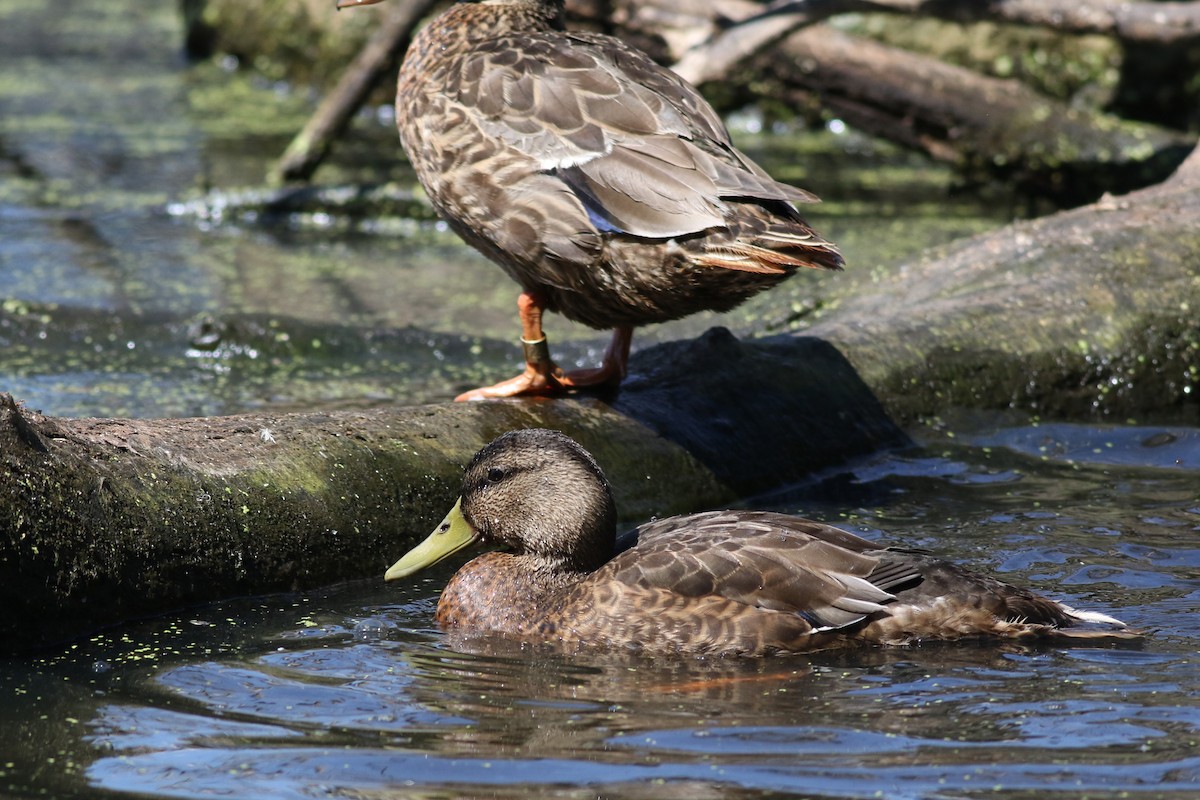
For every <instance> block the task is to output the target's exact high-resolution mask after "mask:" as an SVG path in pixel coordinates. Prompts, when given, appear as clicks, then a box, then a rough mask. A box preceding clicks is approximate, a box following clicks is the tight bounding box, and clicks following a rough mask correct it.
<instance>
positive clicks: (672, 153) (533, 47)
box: [366, 0, 842, 399]
mask: <svg viewBox="0 0 1200 800" xmlns="http://www.w3.org/2000/svg"><path fill="white" fill-rule="evenodd" d="M377 1H378V0H366V2H367V3H370V2H377ZM561 12H562V2H561V0H556V1H552V0H505V1H501V2H497V0H491V1H490V2H487V3H459V4H457V5H454V6H452V7H451V8H450V9H448V10H447V11H445V12H444V13H443V14H441V15H440V16H438V17H437V18H436V19H434V20H433V21H432V22H430V23H429V24H428V25H426V26H425V27H424V28H423V29H422V30H421V31H420V33H419V34H418V35H417V36H416V38H415V39H414V40H413V43H412V45H411V47H410V48H409V52H408V55H407V57H406V58H405V61H404V65H403V67H402V68H401V71H400V78H399V82H398V86H397V93H396V111H397V123H398V126H399V129H400V137H401V139H402V141H403V143H404V148H405V150H406V151H407V153H408V156H409V160H410V161H411V162H412V165H413V167H414V168H415V170H416V172H417V176H418V178H419V179H420V181H421V184H422V185H423V186H424V187H425V190H426V192H427V193H428V195H429V197H430V199H431V201H432V202H433V205H434V207H435V208H436V209H437V210H438V211H439V213H440V214H441V215H442V217H443V218H445V220H446V221H447V222H448V223H449V224H450V226H451V227H452V228H453V229H454V230H455V231H457V232H458V234H459V235H460V236H462V238H463V239H465V240H466V241H467V242H469V243H470V244H472V245H474V246H475V247H476V248H478V249H479V250H480V251H482V252H483V253H484V254H486V255H487V256H488V257H490V258H491V259H492V260H493V261H495V262H496V263H497V264H499V265H500V266H501V267H502V268H503V269H504V270H505V271H506V272H507V273H508V274H509V275H510V276H511V277H512V278H513V279H514V280H515V281H517V283H519V284H520V285H521V287H522V288H523V289H524V296H525V297H526V298H527V300H526V303H525V305H523V306H522V321H523V331H522V333H523V338H525V339H527V340H530V337H540V339H542V338H544V336H543V335H542V332H541V321H540V311H541V310H542V309H547V310H550V311H556V312H559V313H561V314H563V315H564V316H566V317H568V318H570V319H572V320H576V321H578V322H582V323H584V324H585V325H590V326H592V327H594V328H599V329H613V328H616V329H617V330H618V336H620V337H623V339H614V345H613V348H612V351H613V352H610V354H609V355H610V357H612V358H613V359H614V360H616V361H619V362H620V363H619V364H614V365H610V366H611V369H610V370H609V371H608V372H606V373H605V374H604V375H602V376H592V377H593V378H594V379H592V378H587V379H585V378H584V377H583V376H575V377H576V378H577V380H573V379H572V378H571V377H570V376H566V375H564V374H562V373H561V372H557V373H554V374H549V373H551V372H553V370H554V369H556V368H554V367H553V365H552V364H549V363H543V364H539V363H538V360H537V359H534V358H531V357H529V356H527V359H529V366H530V367H531V368H537V369H539V370H541V371H542V372H543V373H547V374H545V375H543V376H542V377H543V378H546V379H547V380H548V381H549V383H546V382H542V381H538V380H534V381H533V384H532V385H530V386H524V385H520V386H513V387H509V388H512V389H514V390H515V391H511V392H510V391H497V392H493V393H490V394H487V395H485V396H495V395H500V394H512V393H527V392H526V391H525V390H528V392H539V391H551V390H554V389H557V388H562V387H564V386H573V385H585V384H588V383H596V382H605V381H611V380H619V379H620V377H621V375H623V374H624V369H625V366H624V359H625V358H627V356H628V347H629V344H628V337H629V335H630V333H629V332H630V331H631V330H632V328H634V327H636V326H639V325H645V324H648V323H653V322H664V321H667V320H672V319H677V318H679V317H682V316H686V315H688V314H692V313H695V312H697V311H701V310H715V311H726V310H728V309H731V308H733V307H734V306H736V305H738V304H739V303H741V302H742V301H743V300H745V299H746V298H748V297H750V296H751V295H753V294H756V293H757V292H760V291H762V290H763V289H767V288H769V287H771V286H774V285H776V284H778V283H779V282H780V281H782V280H784V279H785V278H787V277H788V276H789V275H791V274H793V273H794V272H795V270H796V269H798V268H802V267H817V268H823V269H840V268H841V265H842V258H841V256H840V255H839V254H838V251H837V249H836V248H835V247H834V245H832V244H830V243H829V242H827V241H825V240H824V239H822V238H821V237H820V236H819V235H817V234H816V233H815V232H814V231H813V230H812V229H811V228H810V227H809V226H808V224H807V223H806V222H805V221H804V220H803V218H802V217H801V216H800V214H799V213H798V212H797V211H796V208H795V205H794V204H795V203H808V202H813V201H815V200H816V198H815V197H814V196H813V195H811V194H809V193H808V192H806V191H804V190H802V189H798V188H795V187H793V186H788V185H786V184H782V183H778V182H776V181H775V180H773V179H772V178H771V177H770V176H769V175H767V174H766V173H765V172H764V171H763V170H762V169H761V168H759V167H758V166H757V165H756V164H755V163H754V162H753V161H751V160H750V159H749V158H747V157H746V156H745V155H744V154H742V153H740V152H739V151H738V150H737V149H736V148H734V146H733V145H732V143H731V142H730V140H729V135H728V133H727V131H726V129H725V126H724V124H723V123H722V122H721V120H720V118H719V117H718V116H717V114H716V112H714V111H713V109H712V108H711V107H710V106H709V105H708V103H707V102H705V100H704V99H703V98H702V97H701V96H700V94H699V93H698V92H697V91H696V90H695V89H694V88H693V87H691V86H690V85H689V84H687V83H686V82H685V81H683V80H682V79H681V78H679V77H678V76H677V75H675V73H673V72H671V71H670V70H667V69H664V68H663V67H661V66H659V65H658V64H656V63H654V62H653V61H652V60H651V59H650V58H649V57H647V56H646V55H645V54H643V53H641V52H640V51H638V50H635V49H633V48H631V47H629V46H628V45H626V44H625V43H623V42H621V41H620V40H618V39H615V38H613V37H610V36H603V35H599V34H593V33H578V32H567V31H565V30H564V29H563V27H562V23H561ZM527 306H532V307H533V310H534V312H535V318H531V317H529V316H527ZM540 339H539V341H540ZM547 361H548V359H547ZM613 370H616V371H615V372H613ZM472 399H475V398H474V397H473V398H472Z"/></svg>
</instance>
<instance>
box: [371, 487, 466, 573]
mask: <svg viewBox="0 0 1200 800" xmlns="http://www.w3.org/2000/svg"><path fill="white" fill-rule="evenodd" d="M461 506H462V498H461V497H460V498H459V499H458V501H457V502H455V504H454V508H452V509H450V513H449V514H447V515H446V518H445V519H444V520H442V521H441V524H439V525H438V526H437V527H436V528H434V529H433V533H431V534H429V538H427V539H426V540H425V541H423V542H421V543H420V544H419V545H417V546H416V547H414V548H413V549H412V550H409V551H408V552H407V553H405V554H404V556H403V557H402V558H401V559H400V560H399V561H397V562H396V563H395V564H392V567H391V569H389V570H388V571H387V572H385V573H384V575H383V579H384V580H385V581H394V580H398V579H400V578H407V577H408V576H409V575H412V574H413V573H414V572H418V571H420V570H423V569H425V568H426V567H432V566H433V565H434V564H436V563H438V562H439V561H441V560H442V559H443V558H446V557H447V556H451V555H454V554H455V553H457V552H458V551H459V550H462V549H463V548H464V547H467V546H468V545H470V544H471V543H472V542H474V541H475V539H476V538H477V534H476V533H475V529H474V528H472V527H471V526H470V524H469V523H468V522H467V520H466V519H465V518H464V517H463V515H462V508H461Z"/></svg>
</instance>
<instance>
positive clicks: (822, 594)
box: [397, 430, 1138, 655]
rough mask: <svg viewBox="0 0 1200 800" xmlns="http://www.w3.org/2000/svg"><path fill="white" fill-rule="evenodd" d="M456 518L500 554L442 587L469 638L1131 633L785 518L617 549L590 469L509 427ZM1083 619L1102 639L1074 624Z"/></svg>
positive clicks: (684, 520) (481, 465) (803, 646)
mask: <svg viewBox="0 0 1200 800" xmlns="http://www.w3.org/2000/svg"><path fill="white" fill-rule="evenodd" d="M460 508H461V517H460V519H462V520H464V521H465V525H466V526H467V527H469V528H470V530H471V532H472V536H473V538H474V539H475V540H479V541H483V542H486V543H489V544H491V545H493V546H496V547H501V548H504V549H505V550H507V551H508V552H493V553H488V554H486V555H483V556H480V557H478V558H476V559H475V560H473V561H471V562H470V563H468V564H467V565H466V566H464V567H463V568H462V569H461V570H459V571H458V572H457V573H456V574H455V575H454V577H453V578H452V579H451V580H450V583H449V584H448V585H447V587H446V589H445V590H444V591H443V592H442V597H441V600H440V601H439V604H438V612H437V619H438V621H439V622H440V623H441V624H442V625H443V626H447V627H452V628H458V629H460V630H464V631H468V632H480V633H483V632H494V633H499V634H503V635H506V636H511V637H516V638H520V639H525V640H538V641H550V642H560V643H564V644H567V645H573V646H605V647H613V646H624V647H632V648H637V649H644V650H652V651H676V652H687V653H720V654H749V655H762V654H767V653H778V652H799V651H809V650H817V649H825V648H831V647H847V646H853V645H864V644H874V645H900V644H907V643H911V642H917V641H922V640H952V639H960V638H965V637H997V638H1006V639H1012V638H1017V639H1028V638H1103V639H1106V640H1109V639H1122V638H1127V639H1136V638H1137V636H1138V635H1137V634H1134V633H1131V632H1128V631H1126V630H1123V625H1122V623H1120V622H1119V621H1117V620H1114V619H1112V618H1110V617H1106V616H1104V615H1102V614H1094V613H1089V612H1081V611H1076V610H1074V609H1071V608H1069V607H1067V606H1065V605H1063V604H1061V603H1057V602H1055V601H1053V600H1049V599H1047V598H1045V597H1041V596H1039V595H1036V594H1034V593H1032V592H1029V591H1026V590H1023V589H1019V588H1017V587H1014V586H1010V585H1008V584H1005V583H1002V582H1000V581H998V580H995V579H994V578H991V577H988V576H985V575H980V574H977V573H974V572H970V571H968V570H965V569H961V568H959V567H956V566H954V565H953V564H950V563H948V562H945V561H943V560H940V559H937V558H934V557H932V556H929V555H925V554H922V553H917V552H911V551H903V550H895V549H889V548H884V547H880V546H879V545H876V544H874V543H872V542H870V541H867V540H865V539H862V538H860V537H858V536H855V535H854V534H851V533H848V532H846V531H843V530H841V529H839V528H834V527H832V526H829V525H824V524H822V523H818V522H813V521H810V520H805V519H800V518H798V517H792V516H788V515H784V514H776V513H770V512H760V511H714V512H708V513H703V514H691V515H686V516H677V517H671V518H668V519H663V520H659V521H655V522H650V523H647V524H645V525H642V526H641V527H639V528H637V529H636V530H634V531H631V532H629V533H628V534H626V535H624V536H622V537H621V539H620V540H618V539H616V538H615V536H614V531H615V519H616V512H615V509H614V506H613V501H612V496H611V493H610V491H609V488H608V484H607V482H606V481H605V480H604V476H603V473H602V472H601V470H600V467H599V466H598V465H597V464H596V462H595V460H594V459H593V458H592V457H591V456H590V455H589V454H588V453H587V452H586V451H584V450H583V449H582V448H581V447H579V445H578V444H576V443H575V442H574V441H572V440H571V439H569V438H568V437H566V436H563V435H562V434H560V433H556V432H553V431H546V430H523V431H514V432H512V433H508V434H505V435H504V436H501V437H499V438H498V439H496V440H495V441H494V442H492V443H491V444H489V445H488V446H487V447H485V448H484V449H483V450H481V451H480V452H479V453H478V454H477V455H476V456H475V458H474V459H473V460H472V462H471V464H470V465H469V466H468V467H467V470H466V474H465V476H464V480H463V493H462V498H461V501H460V505H459V506H456V511H458V510H459V509H460ZM452 513H453V512H452ZM447 519H448V520H449V519H450V518H449V517H448V518H447ZM446 525H447V523H443V527H445V526H446ZM436 536H437V533H436V532H435V534H434V536H431V540H432V539H433V538H435V537H436ZM422 547H424V545H422ZM408 558H409V557H408V556H406V557H405V559H402V561H405V560H406V559H408ZM438 558H440V556H438ZM433 560H435V561H436V560H437V558H434V559H433ZM397 566H399V563H398V565H397ZM411 571H412V570H408V571H406V572H405V574H410V572H411ZM1081 623H1094V624H1096V625H1099V626H1102V627H1103V629H1102V630H1089V629H1074V630H1073V629H1071V628H1072V626H1076V625H1079V624H1081Z"/></svg>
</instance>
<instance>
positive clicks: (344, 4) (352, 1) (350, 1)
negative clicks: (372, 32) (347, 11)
mask: <svg viewBox="0 0 1200 800" xmlns="http://www.w3.org/2000/svg"><path fill="white" fill-rule="evenodd" d="M382 2H383V0H338V1H337V10H338V11H341V10H342V9H343V8H354V7H355V6H373V5H375V4H376V3H382Z"/></svg>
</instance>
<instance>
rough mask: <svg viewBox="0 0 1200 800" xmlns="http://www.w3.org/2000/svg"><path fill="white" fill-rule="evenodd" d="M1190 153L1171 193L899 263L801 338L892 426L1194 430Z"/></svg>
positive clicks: (1196, 372) (1197, 183)
mask: <svg viewBox="0 0 1200 800" xmlns="http://www.w3.org/2000/svg"><path fill="white" fill-rule="evenodd" d="M1198 312H1200V148H1198V149H1197V150H1195V151H1193V153H1192V154H1191V155H1190V156H1189V157H1188V159H1187V161H1185V162H1184V164H1183V165H1181V166H1180V168H1179V170H1178V171H1177V172H1176V174H1175V175H1174V176H1172V178H1171V179H1169V180H1168V181H1166V182H1164V183H1162V184H1160V185H1158V186H1154V187H1150V188H1148V189H1142V190H1139V191H1137V192H1134V193H1131V194H1128V195H1124V196H1121V197H1111V196H1106V197H1105V198H1103V199H1102V200H1100V201H1099V202H1097V203H1094V204H1092V205H1090V206H1085V207H1082V208H1077V209H1073V210H1070V211H1064V212H1060V213H1057V214H1054V215H1052V216H1049V217H1043V218H1040V219H1037V220H1033V221H1031V222H1020V223H1016V224H1013V225H1009V226H1006V227H1004V228H1001V229H999V230H997V231H993V232H991V233H987V234H982V235H980V236H976V237H973V238H970V239H966V240H963V241H961V242H957V243H955V244H953V245H950V246H949V247H947V248H944V249H943V250H942V251H940V252H938V253H934V254H928V255H926V257H925V258H923V259H921V260H920V261H918V262H916V263H912V264H908V265H905V266H903V267H901V268H899V269H897V270H896V271H894V272H893V273H891V274H890V275H888V276H887V277H885V278H883V279H882V280H881V281H880V282H879V283H877V284H875V285H873V286H872V287H871V291H869V292H863V293H860V294H858V295H856V296H852V297H845V298H843V299H842V300H841V301H840V302H839V303H838V305H837V307H836V308H835V309H834V310H832V311H830V312H828V313H827V314H826V315H825V316H824V317H823V318H822V319H821V320H820V321H819V322H817V323H816V324H815V325H813V326H812V327H811V328H808V329H806V330H805V331H804V335H805V336H817V337H821V338H823V339H826V340H827V341H829V342H830V343H832V344H833V345H834V346H836V347H837V348H839V349H840V350H841V351H842V353H843V354H844V355H845V356H846V358H847V359H848V360H849V361H850V363H851V364H853V365H854V367H855V369H857V370H858V372H859V374H860V375H861V376H862V379H863V380H864V381H865V382H866V383H867V385H868V386H870V387H871V389H872V391H874V392H875V394H876V395H877V396H878V397H879V398H880V400H881V402H882V403H883V404H884V406H885V408H887V410H888V412H889V414H891V416H892V417H893V418H894V419H896V420H897V421H898V422H900V423H901V424H902V425H904V424H909V423H911V422H912V421H914V420H916V419H918V418H920V417H922V416H929V415H937V414H940V413H942V412H944V411H945V410H947V409H950V408H954V407H969V408H993V409H995V408H1016V409H1020V410H1026V411H1030V412H1033V413H1036V414H1042V415H1046V416H1052V417H1057V418H1076V419H1115V420H1119V421H1124V420H1125V419H1127V418H1130V417H1134V418H1143V417H1144V415H1157V416H1167V417H1172V418H1174V419H1176V420H1179V421H1185V422H1188V421H1190V422H1192V423H1193V424H1194V423H1195V422H1197V421H1200V313H1198Z"/></svg>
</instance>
